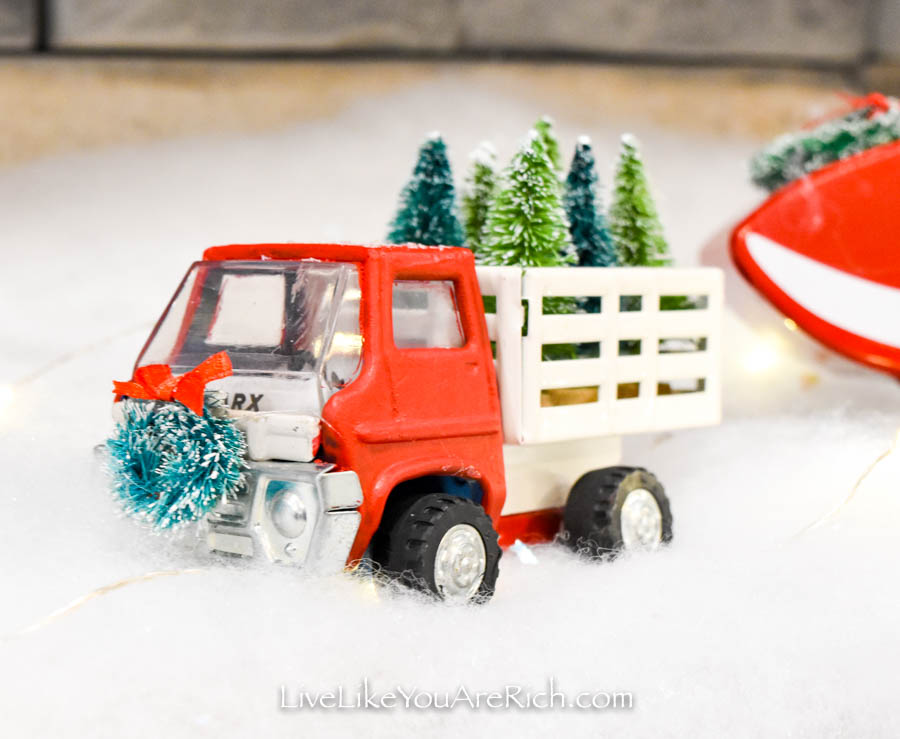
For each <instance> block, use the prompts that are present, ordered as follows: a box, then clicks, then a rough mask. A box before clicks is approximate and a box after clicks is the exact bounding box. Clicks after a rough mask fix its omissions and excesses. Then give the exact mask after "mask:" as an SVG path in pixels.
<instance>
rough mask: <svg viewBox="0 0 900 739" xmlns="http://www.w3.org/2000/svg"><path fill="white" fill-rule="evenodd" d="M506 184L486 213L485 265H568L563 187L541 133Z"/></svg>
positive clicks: (510, 171) (525, 149)
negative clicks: (561, 188) (551, 162)
mask: <svg viewBox="0 0 900 739" xmlns="http://www.w3.org/2000/svg"><path fill="white" fill-rule="evenodd" d="M505 181H506V186H505V187H504V189H503V190H501V191H500V193H499V194H498V195H497V197H496V199H495V200H494V203H493V205H492V206H491V208H490V210H489V211H488V220H487V225H486V227H485V237H484V242H483V252H484V255H483V258H484V261H485V262H486V263H487V264H499V265H518V266H522V267H556V266H561V265H564V264H566V263H567V260H566V258H565V257H564V256H563V255H564V254H566V253H567V252H568V251H569V250H570V249H571V240H570V238H569V229H568V225H567V224H566V218H565V214H564V213H563V209H562V203H561V202H560V194H559V181H558V180H557V178H556V173H555V172H554V171H553V166H552V165H551V164H550V159H549V158H548V157H547V153H546V151H545V149H544V146H543V144H542V143H541V139H540V136H539V134H538V133H537V131H532V132H531V135H530V137H529V139H528V141H527V142H526V143H525V144H524V145H523V146H522V147H521V148H520V149H519V151H518V152H517V153H516V155H515V156H514V157H513V160H512V162H511V163H510V165H509V168H508V169H507V171H506V172H505Z"/></svg>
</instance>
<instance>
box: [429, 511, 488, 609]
mask: <svg viewBox="0 0 900 739" xmlns="http://www.w3.org/2000/svg"><path fill="white" fill-rule="evenodd" d="M486 564H487V555H486V554H485V551H484V542H483V541H482V539H481V534H479V533H478V530H477V529H476V528H475V527H474V526H470V525H469V524H467V523H460V524H457V525H456V526H453V527H452V528H450V529H448V530H447V533H446V534H444V538H443V539H441V543H440V544H439V545H438V549H437V553H436V554H435V556H434V584H435V585H436V586H437V589H438V592H439V593H440V594H441V595H442V596H443V598H444V600H446V601H451V602H458V603H462V602H465V601H468V600H469V599H471V597H472V596H473V595H475V593H477V592H478V588H479V587H480V586H481V581H482V580H483V579H484V570H485V566H486Z"/></svg>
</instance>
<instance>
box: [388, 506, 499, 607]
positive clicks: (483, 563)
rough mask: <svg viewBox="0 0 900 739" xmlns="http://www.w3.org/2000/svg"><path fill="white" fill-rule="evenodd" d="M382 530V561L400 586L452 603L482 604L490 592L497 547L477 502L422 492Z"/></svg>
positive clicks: (485, 515)
mask: <svg viewBox="0 0 900 739" xmlns="http://www.w3.org/2000/svg"><path fill="white" fill-rule="evenodd" d="M386 533H387V537H386V541H385V542H384V544H385V545H384V547H383V548H382V552H381V556H380V557H379V559H380V560H381V562H380V564H381V565H382V567H383V568H384V570H385V571H386V572H387V574H389V575H391V576H394V577H396V578H398V579H399V580H400V582H402V583H403V584H404V585H406V586H408V587H411V588H413V589H416V590H422V591H425V592H429V593H432V594H433V595H435V596H437V597H438V598H440V599H442V600H444V601H447V602H451V603H466V602H478V603H481V602H485V601H487V600H488V599H490V597H491V596H492V595H493V594H494V585H495V583H496V582H497V574H498V571H499V562H500V546H499V545H498V543H497V532H496V531H494V527H493V526H492V525H491V519H490V518H488V516H487V514H486V513H485V512H484V509H482V507H481V506H480V505H478V504H476V503H474V502H472V501H471V500H467V499H465V498H458V497H455V496H452V495H442V494H431V495H423V496H422V497H420V498H417V499H416V500H415V501H414V502H413V503H412V504H411V505H410V506H409V507H408V508H406V510H405V511H403V512H402V513H400V514H399V515H398V516H397V518H396V519H395V521H394V523H393V525H392V526H391V527H390V529H389V530H388V531H387V532H386Z"/></svg>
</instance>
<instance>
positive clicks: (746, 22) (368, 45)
mask: <svg viewBox="0 0 900 739" xmlns="http://www.w3.org/2000/svg"><path fill="white" fill-rule="evenodd" d="M38 5H39V0H0V50H27V49H33V48H35V46H36V44H37V43H38V39H40V38H42V37H45V38H46V41H47V47H48V49H49V50H50V51H80V50H87V51H98V52H102V51H104V50H116V51H134V52H141V51H157V50H158V51H170V52H179V51H185V52H192V51H199V52H204V51H215V52H220V53H228V52H229V51H239V52H247V53H253V52H287V53H291V52H297V53H318V52H333V53H338V54H339V53H342V52H367V51H385V52H391V51H400V52H403V51H407V52H426V53H437V54H447V55H453V54H456V53H463V54H465V53H478V54H490V53H492V52H518V53H521V54H524V55H527V54H529V53H532V52H543V53H548V54H552V53H556V52H562V53H584V54H588V55H598V56H602V57H609V58H611V59H615V58H616V57H625V58H635V57H645V58H650V59H663V60H665V59H676V60H677V59H686V60H692V61H703V60H708V61H711V62H718V61H722V60H729V59H733V60H743V61H750V62H752V61H754V60H761V61H766V62H770V63H771V62H774V63H776V64H777V63H778V62H780V61H783V62H785V63H794V62H801V63H807V64H812V65H815V64H818V63H829V64H841V65H846V66H857V67H859V65H863V64H866V63H871V62H872V61H879V60H881V61H883V60H887V62H888V63H889V64H891V63H898V64H900V0H44V2H43V5H44V6H45V7H46V13H45V14H40V13H39V12H38V10H37V9H38ZM42 20H43V24H42V25H43V31H42V32H41V31H39V30H38V28H37V26H38V23H39V22H41V21H42Z"/></svg>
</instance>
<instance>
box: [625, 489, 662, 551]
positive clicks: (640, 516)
mask: <svg viewBox="0 0 900 739" xmlns="http://www.w3.org/2000/svg"><path fill="white" fill-rule="evenodd" d="M621 519H622V544H623V545H624V546H625V549H656V547H658V546H659V545H660V543H661V542H662V511H660V510H659V503H657V502H656V498H654V497H653V494H652V493H651V492H650V491H649V490H644V489H643V488H638V489H637V490H632V491H631V492H630V493H628V495H627V496H626V497H625V503H624V504H623V505H622V517H621Z"/></svg>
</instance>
